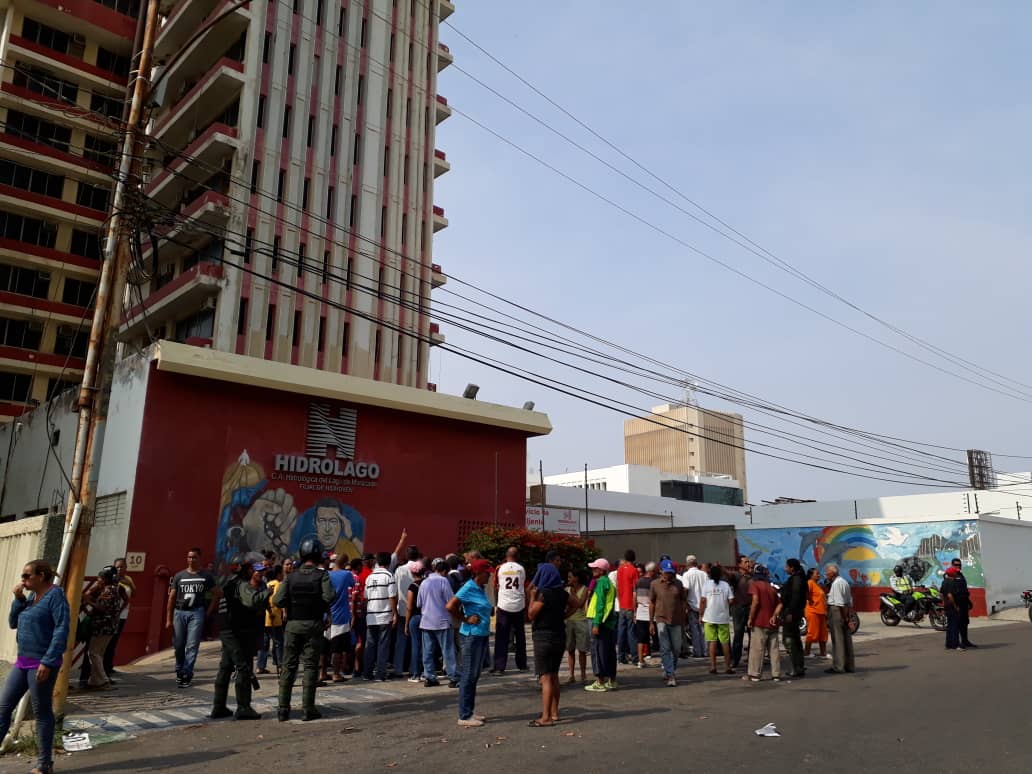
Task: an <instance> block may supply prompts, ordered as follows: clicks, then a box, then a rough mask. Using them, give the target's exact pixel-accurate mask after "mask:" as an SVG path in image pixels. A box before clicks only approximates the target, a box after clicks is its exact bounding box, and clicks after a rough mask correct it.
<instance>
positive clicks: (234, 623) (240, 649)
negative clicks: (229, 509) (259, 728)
mask: <svg viewBox="0 0 1032 774" xmlns="http://www.w3.org/2000/svg"><path fill="white" fill-rule="evenodd" d="M229 569H230V575H229V577H227V578H226V579H225V580H223V581H222V583H221V584H220V585H221V590H222V598H221V599H220V600H219V608H218V622H219V626H220V632H219V639H221V640H222V660H221V661H220V662H219V671H218V673H217V674H216V675H215V699H214V702H213V704H212V709H211V717H212V718H228V717H229V716H230V715H233V714H234V713H233V711H232V710H230V709H229V708H228V707H227V706H226V699H227V697H228V696H229V680H230V676H231V675H232V674H233V673H234V672H235V673H236V680H235V683H234V688H235V691H236V704H237V707H236V713H235V715H236V719H237V720H259V719H260V718H261V715H260V714H258V713H257V712H255V710H254V708H252V707H251V689H252V687H253V685H252V676H251V663H252V662H253V661H254V657H255V653H257V650H258V637H259V636H260V634H261V632H262V627H263V626H264V625H265V609H266V607H267V606H268V602H269V591H268V589H267V588H266V586H265V582H264V579H263V574H264V573H265V570H266V567H265V565H264V564H263V563H261V562H258V563H257V564H254V563H253V562H252V560H250V559H249V558H247V557H242V556H237V557H234V558H233V560H232V561H231V562H230V564H229Z"/></svg>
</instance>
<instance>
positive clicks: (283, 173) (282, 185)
mask: <svg viewBox="0 0 1032 774" xmlns="http://www.w3.org/2000/svg"><path fill="white" fill-rule="evenodd" d="M286 187H287V170H285V169H281V170H280V171H279V182H277V184H276V201H278V202H282V201H283V192H284V191H285V190H286Z"/></svg>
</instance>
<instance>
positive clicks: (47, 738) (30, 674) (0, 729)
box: [0, 667, 58, 771]
mask: <svg viewBox="0 0 1032 774" xmlns="http://www.w3.org/2000/svg"><path fill="white" fill-rule="evenodd" d="M57 672H58V670H57V667H54V668H52V669H51V670H50V677H49V678H47V679H46V680H45V681H44V682H37V680H36V670H35V669H11V672H10V674H8V675H7V682H5V683H4V689H3V693H0V740H3V739H4V737H6V736H7V732H8V731H9V730H10V728H11V715H12V714H14V710H15V709H16V708H17V707H18V702H19V701H21V697H22V696H24V695H25V692H26V691H28V692H29V699H30V700H31V701H32V712H33V714H34V715H35V716H36V740H37V743H38V744H39V757H38V759H37V762H36V767H37V768H38V769H40V770H41V771H50V767H51V766H53V765H54V758H53V754H54V682H55V681H56V680H57Z"/></svg>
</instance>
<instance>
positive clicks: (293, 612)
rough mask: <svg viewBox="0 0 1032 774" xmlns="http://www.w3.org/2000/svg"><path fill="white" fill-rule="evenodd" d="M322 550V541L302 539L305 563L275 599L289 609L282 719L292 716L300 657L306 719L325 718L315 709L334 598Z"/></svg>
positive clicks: (281, 689) (282, 677)
mask: <svg viewBox="0 0 1032 774" xmlns="http://www.w3.org/2000/svg"><path fill="white" fill-rule="evenodd" d="M322 552H323V546H322V543H320V542H319V541H318V540H316V539H315V538H305V539H304V540H302V541H301V545H300V554H301V561H302V562H303V564H302V565H301V566H300V567H298V568H297V569H296V570H294V572H292V573H290V575H288V576H287V577H286V578H285V579H284V580H283V582H282V583H280V585H279V586H278V587H277V588H276V594H275V595H274V596H273V598H272V604H273V605H275V606H276V607H282V608H284V609H286V611H287V624H286V626H285V627H284V629H283V640H284V642H283V671H282V672H280V679H279V711H278V713H277V717H278V718H279V719H280V720H281V721H283V720H289V719H290V696H291V693H292V692H293V690H294V680H296V679H297V667H298V661H299V660H301V661H303V664H304V691H303V693H302V694H301V706H302V708H303V710H304V715H303V719H304V720H317V719H318V718H320V717H321V715H320V714H319V712H318V710H316V708H315V688H316V685H317V684H318V682H319V659H320V656H321V655H322V650H323V647H324V644H325V641H326V638H325V637H324V636H323V629H324V628H325V627H324V626H323V618H324V616H325V615H326V613H327V612H328V611H329V609H330V603H331V602H333V598H334V591H333V586H332V584H331V583H330V574H329V573H328V572H326V570H324V569H322V568H321V567H319V566H318V563H319V562H320V561H321V560H322Z"/></svg>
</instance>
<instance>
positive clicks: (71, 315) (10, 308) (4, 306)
mask: <svg viewBox="0 0 1032 774" xmlns="http://www.w3.org/2000/svg"><path fill="white" fill-rule="evenodd" d="M0 312H2V313H3V314H4V316H15V317H33V316H36V315H40V314H43V315H46V317H47V319H53V320H56V321H57V322H60V323H66V324H70V325H78V324H79V321H80V320H82V312H83V308H82V307H81V306H75V305H74V304H65V303H62V302H60V301H51V300H50V299H48V298H36V297H35V296H25V295H22V294H20V293H10V292H8V291H6V290H5V291H0Z"/></svg>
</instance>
